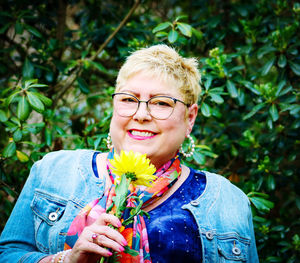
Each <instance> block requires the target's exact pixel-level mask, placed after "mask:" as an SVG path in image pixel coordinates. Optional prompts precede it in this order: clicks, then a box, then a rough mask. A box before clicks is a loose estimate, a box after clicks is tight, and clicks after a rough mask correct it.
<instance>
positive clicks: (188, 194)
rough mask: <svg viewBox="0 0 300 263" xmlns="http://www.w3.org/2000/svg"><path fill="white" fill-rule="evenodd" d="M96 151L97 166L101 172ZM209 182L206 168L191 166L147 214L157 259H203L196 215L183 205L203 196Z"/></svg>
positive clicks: (161, 261)
mask: <svg viewBox="0 0 300 263" xmlns="http://www.w3.org/2000/svg"><path fill="white" fill-rule="evenodd" d="M95 156H96V154H95V155H94V158H93V170H94V173H95V176H98V172H97V167H96V157H95ZM205 185H206V177H205V174H204V173H203V172H199V171H196V170H193V169H190V174H189V177H188V178H187V179H186V180H185V182H184V183H183V184H182V185H181V186H180V187H179V188H178V189H177V190H176V191H175V193H173V194H172V195H171V196H170V197H169V198H168V199H167V200H165V201H164V202H163V203H162V204H160V205H159V206H157V207H156V208H154V209H153V210H151V211H150V212H149V215H150V219H148V218H145V221H146V225H147V232H148V238H149V246H150V255H151V258H152V262H153V263H171V262H176V263H181V262H182V263H183V262H189V263H193V262H197V263H199V262H202V248H201V240H200V236H199V231H198V227H197V224H196V221H195V219H194V217H193V216H192V215H191V213H190V212H189V211H187V210H184V209H182V208H181V207H182V206H183V205H184V204H187V203H189V202H190V201H191V200H194V199H196V198H197V197H199V196H200V195H201V194H202V193H203V191H204V189H205Z"/></svg>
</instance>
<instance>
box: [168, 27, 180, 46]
mask: <svg viewBox="0 0 300 263" xmlns="http://www.w3.org/2000/svg"><path fill="white" fill-rule="evenodd" d="M177 39H178V33H177V31H175V30H174V29H172V30H171V31H170V32H169V34H168V40H169V42H170V43H174V42H175V41H176V40H177Z"/></svg>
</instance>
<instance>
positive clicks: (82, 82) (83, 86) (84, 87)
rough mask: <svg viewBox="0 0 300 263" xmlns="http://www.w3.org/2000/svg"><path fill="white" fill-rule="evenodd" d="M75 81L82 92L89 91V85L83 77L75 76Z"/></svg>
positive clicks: (86, 92)
mask: <svg viewBox="0 0 300 263" xmlns="http://www.w3.org/2000/svg"><path fill="white" fill-rule="evenodd" d="M77 83H78V85H79V88H80V90H81V92H82V93H84V94H88V93H90V90H89V86H88V84H87V83H86V81H85V80H84V79H83V78H81V77H78V78H77Z"/></svg>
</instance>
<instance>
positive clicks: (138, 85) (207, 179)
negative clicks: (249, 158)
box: [0, 45, 258, 263]
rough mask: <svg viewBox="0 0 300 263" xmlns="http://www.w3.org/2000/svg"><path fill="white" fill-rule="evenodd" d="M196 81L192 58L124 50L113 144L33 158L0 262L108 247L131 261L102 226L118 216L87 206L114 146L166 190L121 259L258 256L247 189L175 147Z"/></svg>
mask: <svg viewBox="0 0 300 263" xmlns="http://www.w3.org/2000/svg"><path fill="white" fill-rule="evenodd" d="M199 81H200V75H199V73H198V70H197V62H196V60H195V59H185V58H183V57H181V56H180V55H179V54H178V53H177V52H176V51H175V50H173V49H172V48H170V47H168V46H165V45H157V46H153V47H150V48H146V49H141V50H139V51H136V52H134V53H133V54H131V55H130V56H129V57H128V59H127V61H126V63H125V64H124V65H123V67H122V68H121V70H120V72H119V75H118V78H117V83H116V93H115V94H114V95H113V104H114V112H113V117H112V120H111V125H110V136H111V139H110V138H109V139H108V142H109V145H110V146H111V147H113V149H112V150H111V151H110V153H97V152H96V153H95V152H94V151H89V150H77V151H59V152H54V153H49V154H47V155H46V156H45V157H44V158H43V159H42V160H41V161H38V162H37V163H35V165H34V166H33V167H32V169H31V173H30V176H29V178H28V180H27V182H26V185H25V186H24V189H23V191H22V193H21V195H20V197H19V200H18V202H17V204H16V206H15V208H14V210H13V212H12V214H11V216H10V219H9V220H8V222H7V225H6V227H5V229H4V231H3V233H2V236H1V239H0V262H41V263H46V262H51V263H52V262H97V260H99V259H101V258H102V257H110V256H111V255H112V252H113V251H117V252H119V253H121V255H122V256H123V258H122V260H123V261H125V260H129V259H128V257H127V256H124V255H125V254H124V249H125V248H126V246H127V245H128V243H131V241H132V240H131V239H128V238H127V239H125V238H124V236H123V235H122V234H121V233H120V232H119V231H118V230H115V229H113V228H111V227H109V226H108V225H109V224H110V225H112V226H114V227H115V228H119V227H120V226H121V222H120V220H119V219H118V218H117V217H115V216H113V215H111V214H107V213H105V212H104V211H105V210H101V209H102V208H103V207H102V206H101V205H98V206H97V205H95V204H96V203H97V204H100V203H101V202H102V199H103V198H105V195H104V193H107V192H109V191H110V189H111V187H112V181H113V180H114V179H113V177H112V176H113V175H112V174H111V170H110V169H109V166H108V165H107V163H108V162H107V160H110V159H111V158H112V156H113V153H117V154H120V152H121V150H124V151H134V152H139V153H142V154H146V155H147V157H148V158H149V159H150V160H151V163H152V164H153V165H154V166H155V167H156V169H158V172H157V175H159V176H162V177H163V178H164V179H166V178H167V179H168V181H167V186H166V187H164V188H163V189H159V191H162V190H163V191H162V192H164V194H163V195H162V196H161V197H160V198H154V197H153V196H152V197H151V200H152V202H151V203H150V205H148V206H146V207H145V208H144V210H145V211H147V212H149V215H150V219H148V218H146V217H145V218H142V219H141V220H142V222H143V226H144V228H143V229H142V230H141V233H142V235H145V240H144V239H143V242H141V250H139V251H140V255H139V256H138V257H135V259H133V260H131V261H126V262H137V261H138V262H151V261H150V255H151V259H152V262H258V257H257V252H256V246H255V237H254V232H253V226H252V218H251V210H250V206H249V201H248V198H247V197H246V196H245V194H244V193H243V192H242V191H241V190H239V189H238V188H236V187H235V186H233V185H232V184H231V183H230V182H229V181H228V180H226V179H225V178H223V177H221V176H218V175H216V174H212V173H208V172H201V171H197V170H194V169H191V168H188V167H187V166H184V165H182V164H180V155H181V156H182V155H188V156H189V155H191V154H192V153H184V152H183V154H179V150H180V151H182V149H181V144H182V143H183V141H184V139H185V138H189V139H191V136H190V133H191V131H192V128H193V125H194V122H195V119H196V116H197V111H198V106H197V104H196V103H197V98H198V95H199V93H200V86H199ZM191 144H192V146H193V142H191ZM174 171H176V172H174ZM170 178H173V179H172V180H171V179H170ZM167 179H166V180H167ZM154 183H155V182H154ZM155 187H160V186H159V185H158V186H157V184H156V186H155ZM147 189H148V188H147ZM149 189H150V190H149V192H151V190H153V189H152V188H151V187H150V188H149ZM145 191H146V190H145ZM147 191H148V190H147ZM153 192H155V191H152V193H153ZM95 198H98V199H96V200H97V201H96V203H95V202H94V203H90V205H89V206H88V207H93V208H91V209H90V208H88V209H87V208H85V209H83V208H84V207H85V205H86V204H87V203H89V202H91V201H92V200H94V199H95ZM95 207H96V208H97V209H98V210H97V209H96V208H95ZM93 209H94V210H93ZM99 209H100V210H99ZM87 211H88V212H87ZM79 212H80V213H79ZM78 213H79V215H78ZM76 215H78V216H77V217H76ZM75 217H76V218H75ZM83 217H84V218H85V220H86V221H84V226H83V227H81V228H80V227H79V228H80V229H79V228H77V226H78V222H79V221H80V218H83ZM74 218H75V219H74ZM78 220H79V221H78ZM70 226H71V227H70ZM73 228H76V231H75V232H74V231H73V232H74V233H72V229H73ZM147 237H148V241H149V244H148V242H147ZM144 241H145V242H144ZM148 245H149V249H150V254H149V249H148ZM64 248H69V249H67V250H66V252H60V251H62V250H63V249H64ZM142 253H143V255H142ZM137 258H138V260H136V259H137ZM135 260H136V261H135Z"/></svg>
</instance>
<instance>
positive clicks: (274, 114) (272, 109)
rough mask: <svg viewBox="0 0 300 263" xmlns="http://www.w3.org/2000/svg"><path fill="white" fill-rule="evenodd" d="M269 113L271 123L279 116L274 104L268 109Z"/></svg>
mask: <svg viewBox="0 0 300 263" xmlns="http://www.w3.org/2000/svg"><path fill="white" fill-rule="evenodd" d="M269 113H270V115H271V118H272V120H273V122H275V121H277V120H278V118H279V115H278V110H277V107H276V105H275V104H272V105H271V107H270V108H269Z"/></svg>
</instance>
